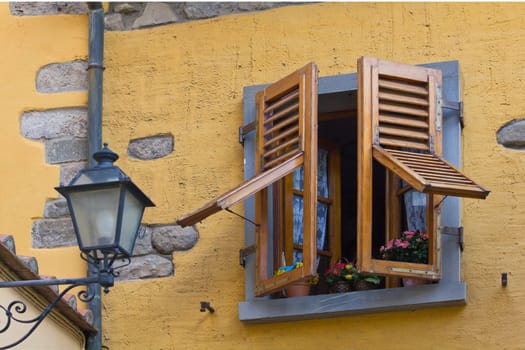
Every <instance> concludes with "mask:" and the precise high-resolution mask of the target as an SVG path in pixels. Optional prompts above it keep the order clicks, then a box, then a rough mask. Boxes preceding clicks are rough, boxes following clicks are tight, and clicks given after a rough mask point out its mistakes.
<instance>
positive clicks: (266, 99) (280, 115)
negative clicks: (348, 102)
mask: <svg viewBox="0 0 525 350" xmlns="http://www.w3.org/2000/svg"><path fill="white" fill-rule="evenodd" d="M314 85H315V89H314V88H312V86H314ZM314 90H315V91H314ZM256 99H257V106H258V110H257V120H256V129H257V147H256V150H255V176H254V177H252V178H251V179H249V180H246V181H244V182H243V183H241V184H240V185H238V186H237V187H235V188H233V189H231V190H230V191H228V192H226V193H224V194H222V195H220V196H218V197H216V198H215V199H213V200H211V201H210V202H208V203H206V204H205V205H203V206H202V207H201V208H199V209H197V210H195V211H193V212H191V213H189V214H187V215H184V216H183V217H181V218H180V219H178V220H177V224H179V225H181V226H183V227H185V226H189V225H194V224H196V223H197V222H199V221H201V220H203V219H205V218H207V217H208V216H210V215H212V214H215V213H216V212H218V211H220V210H221V209H226V208H229V207H231V206H232V205H234V204H236V203H238V202H240V201H243V200H245V199H246V198H248V197H249V196H251V195H253V194H255V193H257V192H258V191H260V190H262V189H264V188H266V187H268V186H269V185H271V184H272V183H273V182H275V181H277V180H279V179H281V178H283V177H284V176H286V175H287V174H289V173H291V172H292V171H294V170H295V169H297V168H298V167H300V166H301V165H303V163H305V144H306V141H307V140H306V139H305V137H311V135H310V129H311V128H312V127H314V126H315V128H317V110H313V109H312V105H313V104H314V103H315V106H317V67H316V66H315V64H314V63H310V64H308V65H307V66H305V67H303V68H301V69H299V70H298V71H296V72H294V73H292V74H290V75H289V76H287V77H286V78H284V79H282V80H280V81H279V82H277V83H275V84H273V85H270V86H269V87H267V88H266V89H264V90H262V91H260V92H259V93H258V94H257V96H256ZM314 120H315V122H314ZM305 129H308V130H305ZM316 130H317V129H316ZM306 153H307V154H306V155H307V156H309V155H310V154H309V153H308V152H306ZM306 163H310V161H309V160H307V161H306Z"/></svg>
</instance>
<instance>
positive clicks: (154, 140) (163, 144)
mask: <svg viewBox="0 0 525 350" xmlns="http://www.w3.org/2000/svg"><path fill="white" fill-rule="evenodd" d="M173 143H174V142H173V135H155V136H150V137H144V138H140V139H134V140H131V141H130V142H129V145H128V155H129V156H130V157H132V158H137V159H142V160H151V159H157V158H162V157H165V156H167V155H168V154H170V153H172V152H173Z"/></svg>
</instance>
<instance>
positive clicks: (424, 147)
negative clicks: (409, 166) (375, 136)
mask: <svg viewBox="0 0 525 350" xmlns="http://www.w3.org/2000/svg"><path fill="white" fill-rule="evenodd" d="M379 144H381V145H382V146H385V147H399V148H413V149H417V150H421V151H428V150H429V148H428V144H427V143H425V142H414V141H409V140H405V139H401V140H400V139H395V138H390V137H384V136H380V137H379Z"/></svg>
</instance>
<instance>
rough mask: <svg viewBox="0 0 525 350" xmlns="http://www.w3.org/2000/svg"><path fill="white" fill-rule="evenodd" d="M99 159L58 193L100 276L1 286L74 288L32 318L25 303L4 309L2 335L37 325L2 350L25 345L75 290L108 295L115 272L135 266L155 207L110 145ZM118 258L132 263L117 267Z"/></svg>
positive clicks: (85, 295)
mask: <svg viewBox="0 0 525 350" xmlns="http://www.w3.org/2000/svg"><path fill="white" fill-rule="evenodd" d="M93 158H94V159H95V160H96V161H97V163H98V164H97V165H95V166H94V167H92V168H88V169H84V170H80V171H79V172H78V174H77V175H76V176H75V177H74V178H73V180H71V182H70V184H69V185H68V186H61V187H56V188H55V189H56V190H57V191H58V192H59V193H60V194H62V195H63V196H64V197H65V199H66V200H67V204H68V207H69V212H70V214H71V219H72V221H73V227H74V229H75V234H76V238H77V241H78V246H79V248H80V251H81V253H80V256H81V258H82V259H84V260H85V261H86V262H87V263H88V264H89V265H90V267H92V268H93V270H94V271H95V273H94V274H93V275H92V276H88V277H85V278H70V279H56V280H22V281H6V282H0V288H7V287H10V288H13V287H34V286H41V285H59V284H66V285H69V286H68V287H66V288H65V289H64V290H63V291H62V292H61V293H59V295H58V296H57V298H56V299H55V300H54V301H53V302H52V303H51V304H49V305H48V307H46V308H45V309H44V311H43V312H42V313H41V314H40V315H39V316H37V317H35V318H33V319H30V320H26V319H21V318H20V317H19V316H18V315H17V313H18V314H21V313H23V312H25V310H26V309H27V308H26V306H25V304H24V302H22V301H19V300H17V301H13V302H11V303H10V304H9V305H7V306H4V305H0V309H1V310H3V311H4V312H5V319H6V322H5V324H0V334H1V333H3V332H5V331H7V329H8V328H9V327H10V325H11V323H12V321H16V322H20V323H26V324H27V323H30V324H31V323H32V324H33V326H32V327H31V328H30V330H29V331H28V332H27V333H26V334H25V335H24V336H23V337H22V338H20V339H19V340H17V341H16V342H14V343H12V344H9V345H7V346H5V347H0V349H9V348H12V347H13V346H16V345H18V344H20V343H21V342H23V341H24V340H25V339H26V338H27V337H28V336H29V335H30V334H31V333H33V331H34V330H35V329H36V328H37V327H38V325H39V324H40V323H41V322H42V321H43V319H44V318H45V317H46V316H47V315H48V314H49V313H50V312H51V310H52V309H53V307H54V306H55V305H56V304H57V303H58V301H59V300H60V299H61V298H62V297H63V296H64V295H65V294H66V293H67V292H68V291H69V290H71V289H73V288H76V287H79V286H87V285H90V284H99V285H100V286H102V287H103V288H104V291H105V292H106V293H108V292H109V287H112V286H113V284H114V276H115V273H114V269H115V268H118V267H123V266H125V265H127V264H129V262H130V257H131V254H132V253H133V246H134V245H135V240H136V238H137V234H138V231H139V228H140V222H141V220H142V215H143V213H144V209H145V208H146V207H151V206H154V204H153V202H152V201H151V200H150V199H149V198H148V197H147V196H146V195H145V194H144V193H143V192H142V191H141V190H140V189H139V188H138V187H137V186H136V185H135V184H134V183H133V182H132V181H131V179H130V178H129V177H128V176H127V175H126V174H125V173H124V172H122V170H120V168H119V167H117V166H115V165H113V162H115V161H116V160H117V159H118V155H117V154H116V153H114V152H112V151H111V150H109V149H108V147H107V144H104V148H103V149H102V150H101V151H99V152H96V153H95V154H94V155H93ZM116 260H125V261H127V263H125V264H123V265H120V266H118V267H114V266H113V264H114V262H115V261H116ZM91 290H92V289H91V288H88V290H87V291H86V290H82V291H80V292H79V293H78V298H79V299H80V300H81V301H84V302H89V301H91V300H92V299H93V297H94V292H92V291H91ZM19 310H23V311H19ZM0 312H1V311H0Z"/></svg>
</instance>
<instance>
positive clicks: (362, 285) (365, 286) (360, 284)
mask: <svg viewBox="0 0 525 350" xmlns="http://www.w3.org/2000/svg"><path fill="white" fill-rule="evenodd" d="M377 287H378V285H377V284H374V283H370V282H367V281H365V280H359V281H357V282H356V283H355V290H370V289H377Z"/></svg>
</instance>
